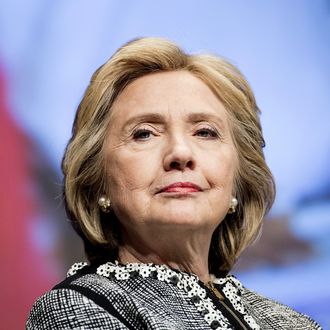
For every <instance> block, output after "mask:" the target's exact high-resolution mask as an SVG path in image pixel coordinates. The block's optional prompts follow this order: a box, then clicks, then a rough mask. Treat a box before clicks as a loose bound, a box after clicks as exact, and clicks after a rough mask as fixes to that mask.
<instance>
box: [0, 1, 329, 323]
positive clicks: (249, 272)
mask: <svg viewBox="0 0 330 330" xmlns="http://www.w3.org/2000/svg"><path fill="white" fill-rule="evenodd" d="M139 36H160V37H166V38H169V39H171V40H173V41H175V42H177V43H178V44H179V45H181V46H182V47H183V48H184V49H185V50H186V51H188V52H205V51H206V52H211V53H214V54H218V55H222V56H224V57H225V58H227V59H229V60H230V61H232V63H233V64H235V65H236V66H238V67H239V68H240V69H241V70H242V72H243V73H244V74H245V75H246V77H247V79H248V81H249V82H250V84H251V86H252V88H253V90H254V92H255V95H256V98H257V101H258V104H259V107H260V108H261V110H262V116H261V121H262V124H263V129H264V136H265V139H266V148H265V153H266V158H267V162H268V164H269V166H270V168H271V170H272V172H273V174H274V176H275V179H276V183H277V199H276V202H275V205H274V207H273V209H272V211H271V212H270V214H269V215H268V217H267V219H266V222H265V225H264V230H263V235H262V237H261V239H260V240H259V241H258V242H257V243H256V244H255V245H253V246H252V247H251V248H250V249H249V250H248V251H247V252H246V253H245V254H244V255H243V256H242V258H241V259H240V260H239V262H238V264H237V265H236V267H235V269H234V271H233V273H234V274H235V275H236V276H237V277H238V278H239V279H240V280H242V281H243V283H244V284H245V285H246V286H247V287H249V288H251V289H253V290H255V291H257V292H259V293H261V294H263V295H266V296H268V297H271V298H274V299H276V300H279V301H281V302H283V303H285V304H288V305H290V306H292V307H294V308H295V309H297V310H298V311H301V312H303V313H306V314H309V315H310V316H312V317H313V318H314V319H315V320H317V321H318V322H319V323H320V324H322V326H323V327H324V329H330V284H329V279H330V239H329V237H330V171H329V168H330V109H329V104H330V88H329V87H330V1H328V0H313V1H310V0H291V1H286V0H276V1H275V0H273V1H271V0H270V1H264V0H231V1H229V0H227V1H221V0H219V1H215V0H214V1H212V0H203V1H197V0H196V1H193V0H190V1H187V0H181V1H175V0H166V1H163V0H159V1H152V0H140V1H133V0H123V1H119V0H118V1H111V0H98V1H91V0H90V1H88V0H86V1H85V0H80V1H74V0H71V1H70V0H69V1H68V0H57V1H51V0H29V1H23V0H22V1H19V0H8V1H6V0H3V1H1V2H0V219H1V227H0V228H1V229H0V258H1V259H0V262H1V267H2V268H1V269H2V270H1V273H0V310H1V316H0V317H1V328H2V329H22V328H23V327H24V323H25V319H26V317H27V314H28V312H29V310H30V308H31V306H32V304H33V302H34V300H35V299H36V298H37V297H38V296H39V295H41V294H42V293H43V292H44V291H45V290H48V289H50V288H51V287H52V286H54V284H55V283H56V282H58V281H60V280H61V279H62V278H63V277H64V276H65V272H66V270H67V268H68V267H69V265H70V264H71V263H73V262H75V261H80V260H82V259H83V258H84V256H83V252H82V246H81V243H80V242H79V240H78V239H77V238H76V236H75V234H74V233H73V232H72V230H71V229H70V225H69V224H68V221H67V218H66V215H65V213H64V210H63V203H62V198H61V189H62V176H61V171H60V161H61V157H62V154H63V151H64V148H65V145H66V143H67V141H68V139H69V137H70V132H71V126H72V121H73V118H74V114H75V110H76V107H77V105H78V103H79V101H80V99H81V96H82V94H83V92H84V90H85V88H86V87H87V84H88V82H89V79H90V77H91V75H92V73H93V72H94V71H95V70H96V69H97V68H98V67H99V66H100V65H101V64H102V63H104V62H105V61H106V60H107V59H108V58H109V57H110V56H111V54H112V53H113V52H114V51H115V50H116V49H117V48H118V47H119V46H121V45H122V44H123V43H125V42H127V41H128V40H130V39H132V38H136V37H139Z"/></svg>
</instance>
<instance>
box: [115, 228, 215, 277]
mask: <svg viewBox="0 0 330 330" xmlns="http://www.w3.org/2000/svg"><path fill="white" fill-rule="evenodd" d="M165 236H166V239H164V240H163V239H162V238H161V237H159V236H155V238H156V239H151V238H150V236H149V239H147V240H144V239H141V238H140V237H139V236H136V235H134V236H133V238H134V239H131V238H130V236H127V235H125V237H124V238H125V239H124V240H123V241H124V243H123V244H122V245H121V246H120V247H119V255H118V258H119V261H120V262H121V263H123V264H127V263H153V264H163V265H167V266H169V267H171V268H173V269H177V270H180V271H184V272H187V273H191V274H195V275H197V276H198V277H199V279H200V280H201V281H203V282H208V281H210V274H209V269H208V253H209V246H210V241H211V239H206V238H205V237H203V238H201V237H199V238H195V239H189V240H188V239H187V237H185V239H184V240H183V239H182V235H180V237H179V238H178V240H175V239H173V233H172V235H171V236H172V237H171V236H168V235H165ZM151 237H152V236H151ZM168 237H171V240H169V239H168Z"/></svg>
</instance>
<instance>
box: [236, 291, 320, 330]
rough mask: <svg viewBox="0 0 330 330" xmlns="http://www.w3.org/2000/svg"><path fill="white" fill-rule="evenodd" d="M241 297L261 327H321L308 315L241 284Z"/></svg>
mask: <svg viewBox="0 0 330 330" xmlns="http://www.w3.org/2000/svg"><path fill="white" fill-rule="evenodd" d="M241 294H242V296H241V298H242V300H243V303H244V305H245V306H246V309H247V310H248V312H249V313H250V314H251V315H252V316H253V317H254V318H255V319H257V320H258V323H259V324H260V328H261V329H264V328H265V329H268V328H269V326H270V325H271V326H272V329H295V330H309V329H318V330H321V329H322V328H321V327H320V326H319V325H318V324H317V323H316V322H315V321H314V320H313V319H312V318H310V317H308V316H307V315H304V314H302V313H299V312H297V311H295V310H294V309H292V308H290V307H289V306H286V305H284V304H281V303H279V302H277V301H275V300H272V299H269V298H266V297H264V296H262V295H260V294H258V293H256V292H254V291H251V290H249V289H247V288H245V287H243V286H241Z"/></svg>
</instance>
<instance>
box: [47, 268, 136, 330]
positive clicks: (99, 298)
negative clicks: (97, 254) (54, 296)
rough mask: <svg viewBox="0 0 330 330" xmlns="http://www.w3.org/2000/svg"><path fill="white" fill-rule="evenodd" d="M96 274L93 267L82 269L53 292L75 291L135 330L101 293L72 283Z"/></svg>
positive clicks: (57, 286)
mask: <svg viewBox="0 0 330 330" xmlns="http://www.w3.org/2000/svg"><path fill="white" fill-rule="evenodd" d="M90 273H95V270H94V269H93V267H91V266H88V267H85V268H83V269H81V270H80V271H79V272H77V273H76V274H75V275H72V276H69V277H67V278H66V279H65V280H64V281H62V282H61V283H59V284H57V285H56V286H54V288H53V290H57V289H69V290H74V291H77V292H79V293H80V294H82V295H83V296H85V297H86V298H88V299H90V300H92V301H93V302H94V303H95V304H97V305H98V306H100V307H102V308H103V309H104V310H106V311H107V312H108V313H109V314H111V315H112V316H113V317H115V318H117V319H118V320H119V321H120V322H121V323H123V324H124V325H125V326H126V327H127V328H128V329H132V330H134V329H135V328H134V327H133V326H132V325H131V324H129V323H128V322H127V320H126V319H125V318H124V317H123V316H122V315H121V314H120V313H119V312H118V311H117V310H116V309H115V308H114V306H112V304H111V303H110V302H109V300H108V299H107V298H106V297H105V296H103V295H101V294H100V293H97V292H95V291H93V290H92V289H90V288H87V287H83V286H80V285H77V284H73V283H72V282H73V281H74V280H76V279H77V278H79V277H81V276H83V275H86V274H90Z"/></svg>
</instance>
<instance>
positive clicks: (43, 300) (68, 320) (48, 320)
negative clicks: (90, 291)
mask: <svg viewBox="0 0 330 330" xmlns="http://www.w3.org/2000/svg"><path fill="white" fill-rule="evenodd" d="M26 329H27V330H32V329H35V330H41V329H43V330H45V329H47V330H49V329H127V327H126V326H125V325H124V324H123V323H122V322H120V321H119V320H118V319H117V318H116V317H114V316H113V315H111V314H110V313H109V312H108V311H106V310H104V309H103V308H102V307H100V306H99V305H98V304H96V303H95V302H94V301H92V300H91V299H89V298H87V297H86V296H84V295H82V294H81V293H79V292H77V291H75V290H71V289H57V290H52V291H49V292H47V293H46V294H45V295H43V296H42V297H40V298H39V299H38V300H37V301H36V302H35V303H34V305H33V307H32V310H31V312H30V315H29V317H28V320H27V323H26Z"/></svg>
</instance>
